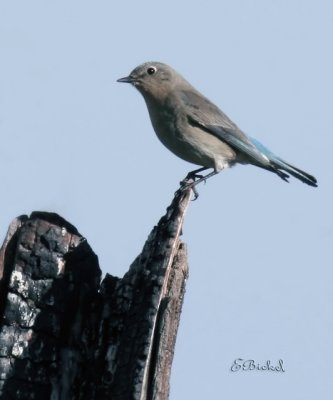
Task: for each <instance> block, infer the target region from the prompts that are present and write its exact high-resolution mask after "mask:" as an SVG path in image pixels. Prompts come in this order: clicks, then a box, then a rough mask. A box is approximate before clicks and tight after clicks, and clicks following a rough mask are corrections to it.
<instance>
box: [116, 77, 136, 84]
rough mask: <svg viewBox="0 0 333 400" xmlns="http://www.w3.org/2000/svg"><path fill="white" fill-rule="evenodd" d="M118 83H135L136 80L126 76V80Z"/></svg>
mask: <svg viewBox="0 0 333 400" xmlns="http://www.w3.org/2000/svg"><path fill="white" fill-rule="evenodd" d="M117 82H123V83H133V82H134V78H133V77H131V76H125V78H120V79H117Z"/></svg>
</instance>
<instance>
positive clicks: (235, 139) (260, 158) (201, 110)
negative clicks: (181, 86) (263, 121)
mask: <svg viewBox="0 0 333 400" xmlns="http://www.w3.org/2000/svg"><path fill="white" fill-rule="evenodd" d="M181 99H182V101H183V102H184V103H185V106H186V107H185V109H186V110H187V118H188V122H189V123H190V124H192V125H193V126H196V127H200V128H201V129H203V130H205V131H206V132H208V133H210V134H212V135H214V136H215V137H217V138H218V139H220V140H222V141H223V142H224V143H226V144H228V145H229V146H230V147H231V148H233V149H234V150H235V151H236V152H238V153H242V154H243V155H244V156H245V157H246V158H247V159H248V161H249V163H253V164H256V165H259V166H261V167H264V168H267V167H268V166H270V162H269V158H268V157H267V156H265V155H264V154H263V153H262V152H261V151H260V150H259V149H258V148H257V147H256V146H255V145H254V144H253V143H252V141H251V140H250V138H249V137H248V136H246V135H245V133H243V132H242V131H241V130H240V129H239V128H238V127H237V125H236V124H234V123H233V122H232V121H231V120H230V119H229V118H228V117H227V116H226V115H225V114H224V113H223V111H221V110H220V109H219V108H218V107H216V106H215V105H214V104H213V103H211V102H210V101H209V100H208V99H207V98H205V97H203V96H202V95H200V94H199V93H196V92H194V91H183V92H182V93H181Z"/></svg>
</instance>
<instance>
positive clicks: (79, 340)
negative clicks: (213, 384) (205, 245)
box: [0, 190, 191, 400]
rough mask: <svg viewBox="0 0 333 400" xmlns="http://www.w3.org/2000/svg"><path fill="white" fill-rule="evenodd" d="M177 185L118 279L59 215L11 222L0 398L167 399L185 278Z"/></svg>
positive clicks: (0, 338) (182, 194)
mask: <svg viewBox="0 0 333 400" xmlns="http://www.w3.org/2000/svg"><path fill="white" fill-rule="evenodd" d="M190 192H191V191H190V190H186V191H178V192H177V193H176V194H175V198H174V199H173V201H172V204H171V205H170V206H169V207H168V209H167V212H166V214H165V215H164V216H163V217H162V218H161V219H160V221H159V223H158V225H157V226H155V227H154V228H153V230H152V232H151V233H150V235H149V237H148V239H147V241H146V243H145V245H144V247H143V250H142V253H141V254H140V255H139V256H138V257H137V258H136V259H135V261H134V262H133V263H132V265H131V266H130V268H129V270H128V272H127V273H126V274H125V276H124V277H123V278H117V277H114V276H111V275H108V274H107V275H106V277H105V278H104V280H103V281H102V282H101V270H100V268H99V265H98V258H97V256H96V255H95V254H94V252H93V251H92V249H91V248H90V246H89V244H88V242H87V241H86V239H85V238H83V237H82V236H81V235H80V234H79V232H78V231H77V229H76V228H75V227H74V226H73V225H71V224H70V223H68V222H67V221H65V220H64V219H63V218H62V217H60V216H58V215H57V214H52V213H46V212H33V213H32V214H31V215H30V217H28V216H21V217H18V218H17V219H15V220H14V221H13V223H12V224H11V225H10V227H9V230H8V233H7V237H6V238H5V241H4V244H3V246H2V249H1V251H0V278H1V281H0V316H1V326H0V399H6V400H7V399H15V400H21V399H43V400H45V399H52V400H58V399H59V400H67V399H89V400H94V399H95V400H103V399H114V400H130V399H133V400H150V399H158V400H164V399H168V395H169V378H170V370H171V364H172V359H173V353H174V346H175V341H176V334H177V329H178V324H179V319H180V313H181V307H182V302H183V297H184V292H185V282H186V278H187V274H188V268H187V254H186V247H185V245H184V244H183V243H182V242H181V240H180V235H181V230H182V224H183V220H184V215H185V212H186V209H187V207H188V204H189V201H190V195H191V193H190Z"/></svg>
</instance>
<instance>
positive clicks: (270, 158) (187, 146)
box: [118, 62, 317, 186]
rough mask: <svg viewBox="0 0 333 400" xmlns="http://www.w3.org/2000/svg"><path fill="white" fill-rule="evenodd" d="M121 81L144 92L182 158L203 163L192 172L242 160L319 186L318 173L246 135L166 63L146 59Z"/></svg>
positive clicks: (162, 135)
mask: <svg viewBox="0 0 333 400" xmlns="http://www.w3.org/2000/svg"><path fill="white" fill-rule="evenodd" d="M118 82H127V83H131V84H132V85H134V86H135V87H136V88H137V89H138V90H139V92H140V93H141V94H142V95H143V97H144V99H145V102H146V104H147V108H148V111H149V115H150V119H151V122H152V125H153V127H154V130H155V132H156V134H157V136H158V138H159V139H160V141H161V142H162V143H163V144H164V145H165V146H166V147H167V148H168V149H169V150H171V151H172V152H173V153H174V154H176V155H177V156H178V157H180V158H182V159H183V160H185V161H189V162H191V163H193V164H197V165H200V166H202V168H200V169H198V170H197V171H194V176H196V172H198V171H202V170H205V169H208V168H213V172H212V173H211V174H208V175H207V176H206V177H205V178H207V177H210V176H212V175H215V174H216V173H218V172H219V171H221V170H222V169H224V168H227V167H232V166H233V165H235V164H236V163H240V164H252V165H255V166H257V167H260V168H263V169H266V170H269V171H271V172H274V173H276V174H277V175H278V176H280V178H282V179H284V180H285V181H287V178H289V175H288V174H290V175H293V176H294V177H296V178H298V179H300V180H301V181H302V182H304V183H307V184H308V185H310V186H317V180H316V178H314V177H313V176H311V175H310V174H308V173H306V172H304V171H302V170H300V169H298V168H296V167H294V166H292V165H290V164H288V163H286V162H285V161H283V160H282V159H281V158H279V157H277V156H275V155H274V154H273V153H272V152H270V151H269V150H268V149H267V148H266V147H265V146H263V145H262V144H261V143H260V142H258V141H257V140H255V139H252V138H250V137H249V136H247V135H246V134H245V133H244V132H242V131H241V130H240V129H239V128H238V126H237V125H236V124H235V123H234V122H232V121H231V120H230V119H229V118H228V117H227V115H226V114H224V113H223V111H221V110H220V109H219V108H218V107H217V106H215V105H214V104H213V103H212V102H211V101H209V100H208V99H207V98H206V97H205V96H203V95H202V94H201V93H199V92H198V91H197V90H196V89H195V88H194V87H193V86H192V85H191V84H190V83H189V82H187V81H186V80H185V79H184V78H183V77H182V76H181V75H179V74H178V73H177V72H176V71H175V70H174V69H172V68H171V67H169V66H168V65H166V64H163V63H159V62H147V63H144V64H142V65H139V66H138V67H137V68H135V69H134V70H133V71H132V72H131V73H130V75H129V76H127V77H125V78H121V79H119V80H118ZM203 179H204V178H202V179H200V180H199V181H201V180H203ZM199 181H197V182H199ZM197 182H196V183H197Z"/></svg>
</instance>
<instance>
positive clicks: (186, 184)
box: [180, 176, 199, 201]
mask: <svg viewBox="0 0 333 400" xmlns="http://www.w3.org/2000/svg"><path fill="white" fill-rule="evenodd" d="M180 186H181V187H180V190H181V191H183V192H184V191H186V190H188V189H192V191H193V195H194V197H193V199H192V201H194V200H196V199H197V198H198V197H199V193H198V191H197V189H196V187H195V181H194V180H193V178H188V176H187V177H186V178H185V179H184V180H182V181H181V182H180Z"/></svg>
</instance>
